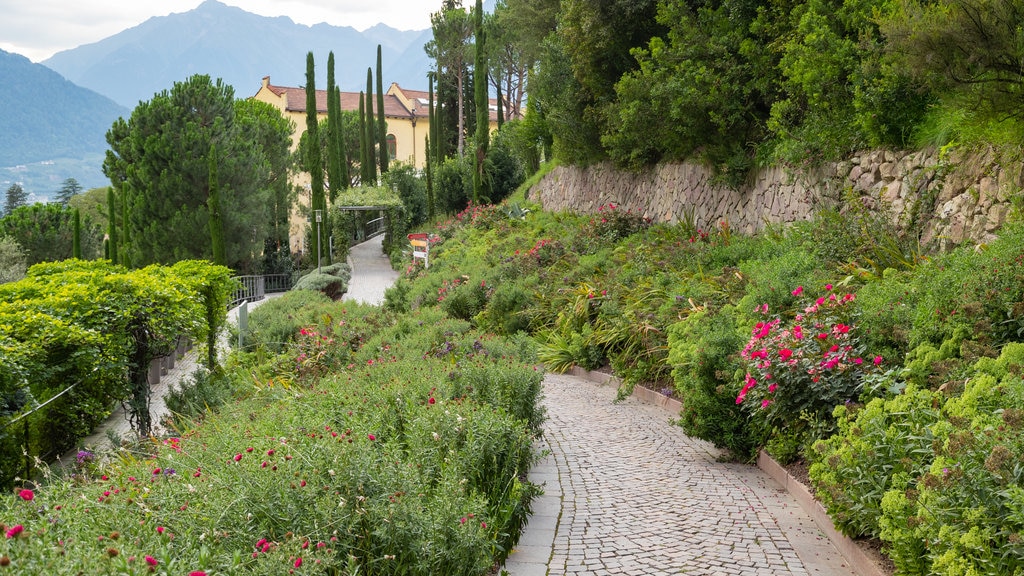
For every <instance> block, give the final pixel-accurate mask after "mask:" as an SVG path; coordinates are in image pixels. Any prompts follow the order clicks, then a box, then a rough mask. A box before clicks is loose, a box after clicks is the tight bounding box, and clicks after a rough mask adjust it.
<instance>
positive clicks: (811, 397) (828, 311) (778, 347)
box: [736, 284, 883, 432]
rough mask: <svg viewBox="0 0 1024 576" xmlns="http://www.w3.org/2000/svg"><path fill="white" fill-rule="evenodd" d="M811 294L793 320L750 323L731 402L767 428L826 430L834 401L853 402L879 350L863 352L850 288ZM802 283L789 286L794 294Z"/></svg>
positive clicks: (875, 363) (829, 287) (879, 360)
mask: <svg viewBox="0 0 1024 576" xmlns="http://www.w3.org/2000/svg"><path fill="white" fill-rule="evenodd" d="M832 288H833V287H832V285H831V284H828V285H826V286H825V289H826V292H825V294H824V295H822V296H818V297H817V298H816V299H814V300H811V301H810V303H809V304H808V305H807V306H806V307H805V308H803V310H802V312H801V313H798V314H797V315H796V316H795V317H794V318H793V319H792V320H789V319H788V318H787V319H783V318H782V317H780V316H778V315H776V316H773V317H769V316H768V314H769V312H768V308H767V306H765V307H763V308H762V309H761V311H762V314H763V318H764V320H762V321H760V322H758V323H757V324H755V325H754V329H753V335H752V336H751V338H750V340H749V341H748V342H747V344H746V346H744V348H743V350H742V352H741V354H740V355H741V356H742V358H743V359H744V360H745V363H746V369H747V373H746V376H745V377H744V379H745V382H744V385H743V388H742V389H741V390H740V393H739V394H738V395H737V396H736V403H737V404H742V405H743V406H744V408H745V409H746V410H747V412H748V413H749V414H750V415H751V417H752V418H754V419H755V420H757V421H760V422H763V423H764V425H765V427H766V428H767V429H769V430H771V429H782V428H788V429H791V431H793V430H800V429H801V428H807V427H810V428H816V427H820V431H821V432H828V431H829V429H830V428H831V424H832V412H833V410H834V408H835V407H836V406H838V405H841V404H844V403H846V402H856V401H857V400H858V399H859V398H860V395H861V390H862V389H863V385H864V377H865V376H866V375H867V374H868V373H870V372H872V371H874V370H877V367H878V366H879V365H880V364H881V363H882V362H883V358H882V357H881V356H874V357H873V358H872V357H871V356H868V355H867V354H866V352H867V351H866V350H865V348H864V346H863V344H861V343H860V339H859V335H858V329H857V326H856V310H855V308H854V306H853V304H852V303H853V301H854V299H855V297H854V295H853V294H851V293H842V292H833V291H832ZM802 293H803V288H802V287H797V288H796V289H795V290H793V295H794V296H800V295H802Z"/></svg>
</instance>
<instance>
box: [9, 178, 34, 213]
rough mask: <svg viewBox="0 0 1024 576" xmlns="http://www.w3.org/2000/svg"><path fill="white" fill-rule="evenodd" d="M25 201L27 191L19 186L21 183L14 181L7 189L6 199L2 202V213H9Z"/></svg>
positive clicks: (26, 201)
mask: <svg viewBox="0 0 1024 576" xmlns="http://www.w3.org/2000/svg"><path fill="white" fill-rule="evenodd" d="M27 203H28V192H25V189H24V188H22V187H21V184H18V183H17V182H15V183H14V184H11V186H10V188H8V189H7V201H6V202H4V214H10V213H11V212H14V211H15V210H16V209H17V208H20V207H22V206H24V205H25V204H27Z"/></svg>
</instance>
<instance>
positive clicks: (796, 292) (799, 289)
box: [793, 286, 804, 296]
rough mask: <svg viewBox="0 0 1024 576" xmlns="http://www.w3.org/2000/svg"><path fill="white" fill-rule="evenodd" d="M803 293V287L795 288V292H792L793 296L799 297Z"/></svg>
mask: <svg viewBox="0 0 1024 576" xmlns="http://www.w3.org/2000/svg"><path fill="white" fill-rule="evenodd" d="M803 292H804V287H803V286H797V287H796V290H793V296H799V295H801V294H803Z"/></svg>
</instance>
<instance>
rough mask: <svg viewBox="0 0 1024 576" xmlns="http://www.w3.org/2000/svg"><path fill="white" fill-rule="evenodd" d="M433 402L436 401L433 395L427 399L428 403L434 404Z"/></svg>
mask: <svg viewBox="0 0 1024 576" xmlns="http://www.w3.org/2000/svg"><path fill="white" fill-rule="evenodd" d="M433 403H434V397H433V396H431V397H430V400H427V404H433Z"/></svg>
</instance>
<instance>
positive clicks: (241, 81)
mask: <svg viewBox="0 0 1024 576" xmlns="http://www.w3.org/2000/svg"><path fill="white" fill-rule="evenodd" d="M431 37H432V32H431V30H430V29H426V30H419V31H399V30H395V29H394V28H391V27H388V26H386V25H384V24H378V25H376V26H374V27H372V28H369V29H367V30H365V31H363V32H359V31H358V30H356V29H355V28H352V27H349V26H331V25H329V24H316V25H314V26H306V25H303V24H296V23H295V22H293V21H292V19H291V18H288V17H287V16H279V17H276V18H268V17H265V16H258V15H256V14H252V13H249V12H246V11H245V10H242V9H241V8H236V7H233V6H227V5H225V4H222V3H220V2H217V1H216V0H207V1H206V2H203V3H202V4H200V5H199V6H198V7H196V8H195V9H193V10H190V11H188V12H183V13H179V14H170V15H168V16H159V17H154V18H150V19H149V20H146V21H145V22H143V23H142V24H139V25H138V26H135V27H134V28H129V29H128V30H124V31H123V32H119V33H117V34H115V35H113V36H110V37H108V38H105V39H103V40H100V41H99V42H95V43H93V44H86V45H84V46H79V47H78V48H74V49H72V50H65V51H63V52H58V53H57V54H54V55H53V56H52V57H51V58H49V59H47V60H44V61H43V62H42V64H44V65H45V66H47V67H49V68H51V69H53V70H56V71H57V72H59V73H60V74H61V75H63V76H64V77H65V78H67V79H68V80H70V81H72V82H74V83H75V84H78V85H79V86H83V87H85V88H89V89H90V90H93V91H95V92H98V93H99V94H103V95H104V96H107V97H108V98H110V99H111V100H113V101H115V102H117V103H119V104H121V105H122V106H125V107H127V108H129V109H131V108H134V107H135V106H136V105H137V104H138V103H139V101H140V100H149V99H151V98H152V97H153V95H154V94H155V93H158V92H160V91H162V90H169V89H170V88H171V86H173V84H174V82H177V81H181V80H185V79H186V78H188V77H189V76H191V75H193V74H208V75H210V76H211V77H212V78H214V79H216V78H221V79H223V80H224V82H225V83H227V84H229V85H231V86H232V87H234V89H235V97H236V98H245V97H248V96H252V95H253V94H255V93H256V92H257V91H258V90H259V88H260V80H261V79H262V78H263V77H264V76H270V77H271V78H272V79H273V81H274V84H276V85H278V86H303V85H305V74H306V53H307V52H310V51H312V52H313V56H314V58H315V59H316V62H317V67H316V68H317V86H318V87H320V88H322V87H323V86H324V85H326V78H327V55H328V53H329V52H331V51H333V52H334V57H335V60H336V62H337V64H336V74H337V78H338V84H339V85H340V86H341V88H342V90H358V89H359V87H360V86H365V85H366V68H367V67H371V66H376V62H377V44H380V45H381V52H382V55H383V62H384V64H383V70H384V74H383V76H384V79H385V85H388V84H390V82H398V83H399V84H400V85H403V86H405V87H407V88H417V89H423V88H425V86H426V83H427V72H428V70H429V68H430V60H429V59H428V58H427V55H426V53H425V52H424V51H423V45H424V44H426V43H427V42H428V41H429V40H430V39H431Z"/></svg>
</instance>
